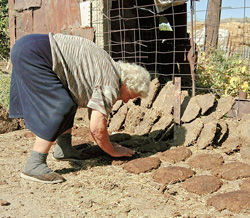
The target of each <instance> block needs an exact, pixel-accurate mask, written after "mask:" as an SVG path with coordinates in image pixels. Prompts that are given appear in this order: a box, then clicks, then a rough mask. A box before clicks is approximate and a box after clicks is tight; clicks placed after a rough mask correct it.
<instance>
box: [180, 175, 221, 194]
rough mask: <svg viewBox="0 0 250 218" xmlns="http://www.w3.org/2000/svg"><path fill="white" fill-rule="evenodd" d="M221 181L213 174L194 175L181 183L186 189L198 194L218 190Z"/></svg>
mask: <svg viewBox="0 0 250 218" xmlns="http://www.w3.org/2000/svg"><path fill="white" fill-rule="evenodd" d="M222 184H223V182H222V181H221V180H220V179H219V178H217V177H215V176H208V175H202V176H195V177H192V178H190V179H188V180H186V181H185V182H184V183H183V187H184V188H185V189H186V190H187V191H188V192H192V193H195V194H198V195H204V194H211V193H213V192H215V191H218V190H219V189H220V187H221V186H222Z"/></svg>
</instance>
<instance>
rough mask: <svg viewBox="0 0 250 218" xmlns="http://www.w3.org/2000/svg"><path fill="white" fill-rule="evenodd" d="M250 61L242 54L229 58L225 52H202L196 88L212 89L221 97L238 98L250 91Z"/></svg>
mask: <svg viewBox="0 0 250 218" xmlns="http://www.w3.org/2000/svg"><path fill="white" fill-rule="evenodd" d="M249 72H250V65H249V60H248V59H245V60H243V59H242V57H241V55H240V54H234V55H229V56H227V55H226V54H225V52H224V51H221V50H212V51H211V52H209V53H203V52H201V53H200V54H199V58H198V68H197V72H196V73H197V77H196V87H199V88H206V89H212V91H213V92H215V93H216V94H217V95H219V96H228V95H230V96H233V97H236V96H238V94H239V91H244V92H249V91H250V82H249V81H250V74H249Z"/></svg>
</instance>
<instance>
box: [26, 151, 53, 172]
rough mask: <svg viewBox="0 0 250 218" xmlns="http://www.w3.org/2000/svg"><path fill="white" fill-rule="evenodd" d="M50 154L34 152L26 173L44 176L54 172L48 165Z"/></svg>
mask: <svg viewBox="0 0 250 218" xmlns="http://www.w3.org/2000/svg"><path fill="white" fill-rule="evenodd" d="M47 156H48V154H44V153H40V152H37V151H32V152H31V154H30V156H29V158H28V160H27V162H26V164H25V167H24V172H25V173H29V174H33V175H44V174H48V173H51V172H53V171H52V170H51V169H50V168H49V167H48V166H47V163H46V160H47Z"/></svg>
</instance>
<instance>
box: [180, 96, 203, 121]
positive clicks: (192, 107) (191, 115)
mask: <svg viewBox="0 0 250 218" xmlns="http://www.w3.org/2000/svg"><path fill="white" fill-rule="evenodd" d="M200 110H201V107H200V105H199V104H198V103H197V101H196V98H195V97H192V98H191V99H190V101H189V103H188V105H187V108H186V110H185V111H184V113H183V115H182V117H181V121H182V122H184V123H188V122H190V121H192V120H194V119H195V118H196V117H197V116H198V115H199V113H200Z"/></svg>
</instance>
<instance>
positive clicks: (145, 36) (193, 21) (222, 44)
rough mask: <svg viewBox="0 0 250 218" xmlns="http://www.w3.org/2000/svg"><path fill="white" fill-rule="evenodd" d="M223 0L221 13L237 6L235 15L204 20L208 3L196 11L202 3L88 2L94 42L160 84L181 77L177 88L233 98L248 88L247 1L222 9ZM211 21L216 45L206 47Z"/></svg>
mask: <svg viewBox="0 0 250 218" xmlns="http://www.w3.org/2000/svg"><path fill="white" fill-rule="evenodd" d="M224 1H225V0H222V5H221V7H220V8H219V9H220V14H221V15H223V13H225V12H226V11H227V12H228V11H230V10H238V11H241V12H240V13H239V18H238V19H236V18H229V19H219V20H218V19H217V21H216V19H215V18H214V17H212V18H213V19H210V20H208V18H209V16H208V15H209V13H210V12H213V13H214V11H213V9H211V8H209V4H207V5H206V8H203V9H202V10H199V9H198V8H199V4H202V2H199V1H195V0H189V1H185V0H179V1H172V0H169V1H167V0H165V1H162V0H146V1H138V0H133V1H125V0H116V1H110V0H104V1H102V3H100V1H95V0H93V1H92V14H93V15H92V26H93V27H94V28H95V37H96V39H95V41H96V42H97V44H99V45H100V46H102V47H104V48H105V49H106V50H107V51H108V52H109V53H110V55H111V56H112V57H113V58H114V59H115V60H123V61H128V62H135V63H137V64H140V65H142V66H145V67H146V68H147V69H148V70H149V72H150V73H151V75H152V78H154V77H157V78H159V80H160V82H161V84H165V82H166V81H169V80H173V78H174V77H181V79H182V89H187V90H189V91H190V93H193V94H198V93H201V92H214V93H216V94H218V95H219V96H224V95H232V96H235V97H236V96H238V93H239V91H246V92H249V91H250V83H248V81H249V78H250V76H249V70H250V67H249V65H250V64H249V56H250V48H249V46H250V37H249V36H250V19H249V18H247V14H249V15H250V13H249V12H250V4H249V2H248V3H247V1H246V0H239V1H238V5H240V1H242V3H241V4H242V6H239V7H235V8H233V7H224V6H223V2H224ZM230 1H231V2H233V1H234V0H227V1H226V2H227V3H229V4H230ZM217 2H218V1H217ZM201 13H203V14H204V15H205V16H204V19H200V18H199V16H198V15H199V14H201ZM210 17H211V16H210ZM216 25H217V26H218V28H217V30H218V34H217V36H218V37H217V38H216V46H215V47H214V48H213V49H210V47H209V49H208V46H207V48H206V37H205V36H208V34H209V33H208V28H209V27H211V26H212V27H216ZM192 39H193V40H192ZM211 48H212V46H211ZM208 50H209V52H208ZM193 73H195V76H194V74H193ZM192 82H193V83H192Z"/></svg>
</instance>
